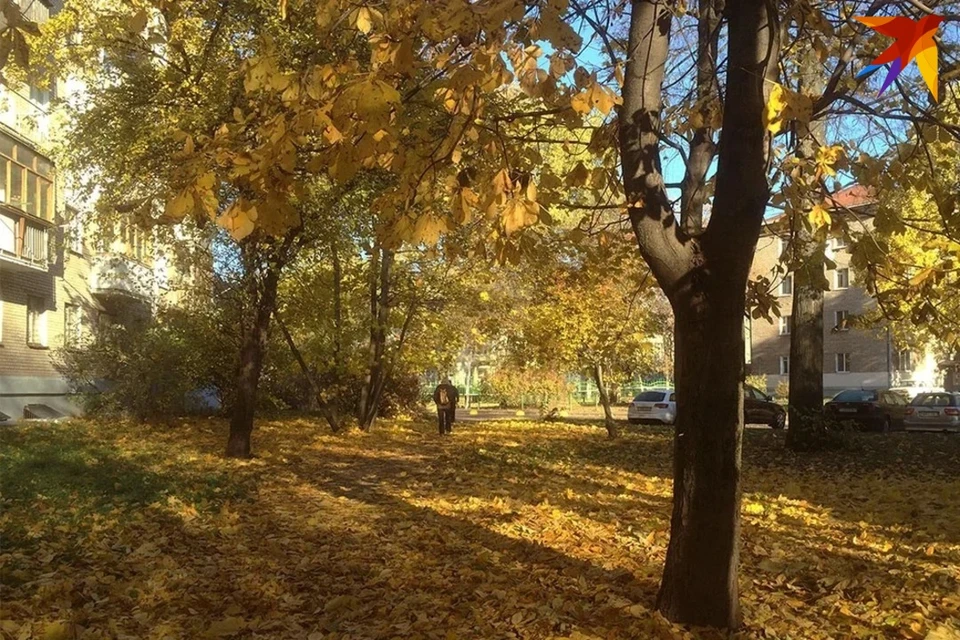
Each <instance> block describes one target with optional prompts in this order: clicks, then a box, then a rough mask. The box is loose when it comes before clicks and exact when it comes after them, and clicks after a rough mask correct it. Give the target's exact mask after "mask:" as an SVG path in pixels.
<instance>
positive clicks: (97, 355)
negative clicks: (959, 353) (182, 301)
mask: <svg viewBox="0 0 960 640" xmlns="http://www.w3.org/2000/svg"><path fill="white" fill-rule="evenodd" d="M235 353H236V349H234V348H232V347H231V346H229V344H227V341H226V340H225V339H224V338H223V337H222V334H220V332H219V331H217V328H216V327H215V326H212V325H211V318H210V317H208V316H207V315H205V314H204V313H202V312H193V313H191V312H187V311H183V310H179V309H171V310H163V311H161V312H159V313H158V314H157V316H156V318H154V319H152V320H149V321H147V322H146V323H129V324H127V325H113V326H107V327H102V328H100V329H99V330H98V333H97V335H96V336H93V337H91V339H90V340H89V341H87V342H86V344H84V345H82V346H80V347H74V348H64V349H61V350H60V351H59V352H58V353H57V361H58V365H59V369H60V371H61V372H62V373H63V375H64V376H65V377H66V378H67V380H68V381H69V382H70V384H71V387H72V389H73V391H74V392H75V393H76V394H77V395H78V396H79V397H80V399H81V402H82V404H83V407H84V409H85V410H86V412H87V413H92V414H100V415H124V416H131V417H134V418H136V419H139V420H146V419H151V418H163V417H171V416H176V415H183V414H185V413H188V412H191V411H196V410H202V409H203V408H204V407H203V404H205V403H204V402H203V400H202V396H206V397H208V398H209V397H210V396H213V397H214V398H215V400H216V404H220V405H223V404H224V401H225V400H227V398H225V391H226V390H227V389H229V385H230V382H231V379H232V376H233V372H234V360H233V356H234V354H235ZM198 392H202V393H198ZM206 408H208V409H209V408H210V407H209V406H208V407H206Z"/></svg>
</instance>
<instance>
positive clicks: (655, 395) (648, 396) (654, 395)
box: [633, 391, 666, 402]
mask: <svg viewBox="0 0 960 640" xmlns="http://www.w3.org/2000/svg"><path fill="white" fill-rule="evenodd" d="M665 395H666V394H665V393H664V392H663V391H644V392H643V393H638V394H637V397H636V398H634V399H633V401H634V402H660V401H661V400H663V396H665Z"/></svg>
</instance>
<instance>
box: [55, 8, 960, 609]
mask: <svg viewBox="0 0 960 640" xmlns="http://www.w3.org/2000/svg"><path fill="white" fill-rule="evenodd" d="M876 4H877V3H871V6H873V5H876ZM914 4H915V5H916V6H917V7H918V8H919V10H927V9H926V5H921V4H920V3H914ZM73 6H75V7H76V8H75V9H73V10H65V11H64V12H62V15H63V16H65V17H64V18H62V19H61V20H60V21H59V23H58V24H59V27H58V28H65V29H69V28H70V25H71V24H73V23H79V24H81V25H82V27H83V30H84V35H85V36H86V39H84V40H82V44H81V45H80V46H79V47H77V48H75V49H72V50H71V49H68V50H67V51H66V52H61V53H59V54H56V55H58V56H59V58H58V59H60V60H64V61H66V60H72V59H74V58H76V57H77V56H78V55H79V56H82V57H84V58H85V59H86V60H87V64H88V65H91V66H98V65H99V64H100V58H99V55H100V52H101V51H103V50H107V51H108V56H107V58H108V60H110V61H111V63H112V64H115V65H116V67H117V68H119V69H120V70H121V71H122V72H123V73H121V76H120V77H119V78H117V84H115V85H111V86H109V87H108V88H106V89H104V90H103V91H102V92H101V94H99V95H101V97H102V98H103V100H105V101H107V102H109V101H110V99H111V98H113V104H114V105H116V106H117V109H118V111H117V112H118V113H119V115H120V116H122V117H118V118H117V120H116V121H114V122H110V123H109V124H110V125H111V126H107V127H102V128H101V130H100V131H101V132H105V133H106V135H104V133H101V132H97V131H89V134H90V135H91V136H92V137H93V138H94V139H96V138H97V136H98V135H100V136H102V137H104V138H105V139H109V140H110V142H109V143H108V144H102V145H99V146H100V149H101V151H103V150H109V151H110V152H112V153H113V154H114V155H117V156H120V157H122V161H120V162H118V163H115V164H114V166H112V167H111V168H112V169H114V170H116V171H117V173H118V175H119V176H122V177H123V178H124V180H125V183H126V184H127V186H132V185H134V184H136V183H137V182H138V181H137V180H136V178H137V177H139V176H134V177H131V176H130V170H131V167H136V168H137V169H138V173H139V171H140V170H141V168H143V169H147V170H155V171H152V172H151V175H153V176H156V179H155V180H154V181H153V182H151V183H150V188H144V186H143V185H140V184H136V187H137V188H133V189H132V191H134V193H136V194H137V196H138V197H139V198H140V199H144V198H146V199H149V200H150V202H155V201H157V200H165V201H166V202H167V205H166V207H165V208H164V212H165V215H166V216H167V217H169V218H175V219H176V218H182V217H183V216H186V215H194V216H197V217H199V218H207V217H213V218H216V220H217V222H218V223H219V224H221V225H222V226H224V227H225V228H227V229H229V230H230V231H231V232H232V233H233V234H234V236H235V237H236V238H238V239H242V238H246V237H247V236H250V235H252V234H254V232H255V231H256V232H258V233H262V234H268V235H271V236H273V237H277V238H284V237H285V234H286V233H287V232H288V230H289V229H293V228H296V227H297V226H298V224H299V222H300V220H298V218H297V215H296V207H295V203H296V201H297V198H298V197H299V195H300V192H301V191H302V188H303V185H304V184H309V183H310V180H312V179H314V178H316V177H317V176H318V175H325V176H328V177H329V178H330V179H331V180H332V181H334V182H335V183H339V184H343V183H345V182H348V181H349V180H350V179H352V178H353V177H354V176H355V175H356V174H357V173H358V172H359V171H361V170H364V169H366V170H373V169H378V170H382V171H385V172H387V173H388V174H390V175H391V176H392V178H393V182H392V185H391V188H390V189H388V190H386V192H385V193H384V195H383V197H382V198H381V199H380V201H379V202H378V205H377V206H376V213H377V218H378V220H377V237H378V239H379V240H380V253H379V256H380V257H379V258H378V260H379V265H380V268H381V270H383V269H384V265H389V263H390V262H391V261H392V257H390V258H385V256H393V255H394V254H395V252H396V251H397V250H398V249H399V248H400V247H402V245H403V244H404V243H409V244H412V245H420V244H427V245H433V244H436V242H437V240H438V238H439V237H440V235H441V234H443V233H445V232H448V231H450V230H452V229H455V228H456V227H458V226H460V225H465V224H469V223H470V222H471V221H472V220H474V219H475V218H484V219H486V220H488V221H489V222H490V227H491V231H490V233H489V234H488V235H487V236H486V237H485V239H484V241H482V242H478V243H476V245H475V246H474V247H473V250H474V251H475V252H476V253H479V254H482V255H492V256H495V257H496V258H497V259H499V260H501V261H506V262H512V263H517V262H519V261H520V260H521V259H522V258H523V255H524V253H525V251H527V250H528V249H529V248H530V245H531V243H532V240H531V235H532V234H530V233H528V231H529V230H530V228H531V227H533V226H534V225H537V224H538V223H541V222H549V221H550V219H551V215H550V213H549V211H550V210H551V208H552V207H556V206H561V205H562V206H564V207H567V208H570V209H572V210H587V211H598V210H621V211H622V210H626V213H627V215H628V216H629V219H630V221H631V224H632V227H633V230H634V233H635V235H636V239H637V242H638V248H639V252H640V254H641V255H642V257H643V258H644V259H645V260H646V262H647V263H648V265H649V268H650V271H651V273H652V274H653V276H654V277H655V279H656V281H657V282H658V283H659V285H660V287H661V288H662V289H663V291H664V294H665V295H666V297H667V298H668V299H669V301H670V304H671V306H672V308H673V311H674V316H675V351H676V358H675V376H676V382H677V385H676V386H677V395H678V400H679V413H678V417H677V429H676V434H677V436H676V439H675V453H674V455H675V472H674V512H673V516H672V523H671V541H670V547H669V550H668V553H667V560H666V566H665V569H664V577H663V582H662V584H661V589H660V593H659V595H658V607H659V609H660V610H661V612H663V613H664V615H666V616H667V617H668V618H669V619H671V620H674V621H680V622H685V623H696V624H709V625H715V626H727V627H735V626H737V624H738V620H739V614H738V606H739V605H738V597H737V564H738V534H739V502H740V500H739V498H740V485H739V477H740V440H741V431H742V426H743V425H742V422H743V418H742V376H743V367H742V356H743V353H744V350H743V332H742V327H743V313H744V307H745V302H746V285H747V276H748V272H749V268H750V263H751V260H752V256H753V251H754V248H755V245H756V241H757V237H758V234H759V232H760V227H761V224H762V221H763V217H764V214H765V211H766V208H767V205H768V202H769V196H770V184H771V182H773V181H774V179H775V175H774V171H775V168H776V166H777V165H776V163H774V162H773V160H774V159H775V157H776V155H777V153H776V152H780V151H782V150H778V149H772V147H771V145H772V143H773V136H774V134H776V133H778V132H780V131H784V127H783V125H784V124H787V123H790V122H805V121H809V120H810V119H811V118H814V117H822V116H825V115H829V114H831V113H841V112H842V110H843V109H855V110H857V111H858V112H859V113H869V112H871V111H873V113H876V110H875V109H874V108H873V106H871V105H869V104H866V103H864V102H863V101H861V100H859V99H858V98H856V97H854V96H853V95H852V94H853V92H854V91H855V90H856V89H857V87H858V86H859V84H860V81H858V80H856V79H854V78H853V77H852V75H851V74H849V73H848V71H849V68H850V65H851V61H852V60H853V56H854V51H855V44H856V39H857V37H858V34H859V32H858V31H857V30H856V29H857V26H856V25H855V24H854V21H852V20H851V17H850V14H849V13H848V10H847V7H846V6H842V7H841V6H835V4H834V3H824V4H823V5H815V4H812V3H806V2H804V3H783V4H782V5H781V4H778V3H775V2H755V1H750V0H729V1H728V2H723V1H722V0H702V1H701V2H699V3H698V6H697V7H696V11H695V12H689V11H687V8H686V6H685V3H682V2H677V3H671V2H665V1H663V0H630V1H629V2H627V1H626V0H623V1H620V2H612V3H610V4H606V3H603V2H591V3H589V4H582V3H581V2H579V1H578V0H571V1H570V2H567V1H566V0H547V1H545V2H530V3H527V2H520V1H519V0H487V1H485V2H449V3H442V4H436V3H421V2H409V1H408V0H387V1H385V2H382V3H380V4H378V5H376V6H367V5H349V6H348V5H341V4H340V3H339V2H333V1H328V0H321V1H318V2H309V1H304V2H300V3H287V2H281V3H279V7H278V8H277V9H276V10H273V9H272V8H270V7H265V6H260V5H258V6H251V5H236V4H233V3H217V2H213V0H193V1H184V2H181V3H177V4H176V5H175V7H174V6H173V5H169V4H168V3H165V2H155V3H154V2H143V3H137V4H131V5H129V6H128V5H123V6H121V7H110V10H101V7H100V6H99V5H98V6H95V7H92V8H91V7H88V6H85V5H84V3H83V2H82V0H73V2H70V3H68V7H73ZM877 8H879V6H878V7H877ZM871 10H874V9H871ZM625 20H626V22H627V24H626V35H627V37H626V43H624V38H622V37H620V36H621V35H622V34H620V33H619V32H618V29H620V28H621V27H623V26H624V21H625ZM575 26H576V27H577V28H580V29H579V30H581V31H584V32H586V33H589V35H591V37H593V38H595V40H596V42H598V43H599V45H600V46H601V47H602V49H603V50H604V51H605V52H606V53H607V55H608V58H609V59H608V60H607V61H606V63H605V64H603V63H601V64H600V65H596V64H594V63H592V62H590V61H589V58H591V57H592V56H584V57H583V58H582V59H581V60H579V61H578V60H577V59H576V58H575V55H574V54H575V53H577V52H578V51H581V45H582V40H581V38H580V36H579V35H578V33H577V31H578V29H577V28H575ZM55 32H56V28H54V29H53V30H52V31H51V33H55ZM62 33H65V32H62ZM681 36H682V37H681ZM781 38H786V39H788V40H789V42H788V43H787V44H793V43H795V42H799V41H808V40H809V41H811V42H813V43H814V44H813V45H812V46H813V47H814V48H815V49H817V50H818V52H822V53H821V55H820V56H819V60H820V64H821V65H822V67H824V68H825V69H826V72H827V75H828V80H827V82H826V86H825V87H824V89H823V92H822V94H821V95H820V96H813V97H810V96H803V95H799V94H796V93H791V92H788V91H786V90H782V91H780V93H779V96H780V97H779V99H776V100H769V97H770V96H771V94H772V95H778V94H777V93H775V89H776V88H777V87H781V89H782V86H781V85H779V84H778V83H777V81H778V80H779V79H780V78H779V74H778V70H779V68H780V67H781V62H782V54H783V53H784V52H789V51H791V48H790V47H789V46H788V47H782V46H781ZM543 43H549V44H550V45H551V47H550V48H551V49H552V52H551V53H550V54H549V56H547V55H545V54H544V49H545V47H544V46H542V45H543ZM721 47H725V49H726V55H725V56H721V55H720V50H721ZM584 50H585V49H584ZM678 52H679V53H680V54H681V55H671V54H676V53H678ZM51 53H53V52H52V51H51ZM504 58H506V59H507V60H509V64H507V60H505V59H504ZM691 62H692V65H691ZM130 66H132V67H134V68H135V69H137V70H141V71H142V73H141V74H140V75H137V74H131V73H127V70H128V67H130ZM951 73H953V70H950V71H949V72H947V73H946V74H944V75H945V76H950V74H951ZM951 77H952V76H951ZM131 79H139V80H141V82H131V81H130V80H131ZM514 80H516V83H514ZM618 88H619V90H618ZM144 89H148V90H147V91H145V90H144ZM901 93H902V94H905V93H906V92H905V91H902V92H901ZM945 93H946V92H945ZM147 94H149V95H147ZM904 100H906V101H908V102H909V103H910V104H911V108H914V107H916V108H917V109H918V111H919V112H920V113H921V115H920V116H917V117H916V118H913V119H912V120H911V121H916V120H918V119H919V120H921V121H924V120H925V119H927V118H929V115H928V110H927V109H925V108H924V107H923V105H916V101H914V100H912V99H909V96H906V95H905V96H904ZM94 102H95V103H96V102H97V100H94ZM618 104H619V107H618V108H615V107H617V105H618ZM804 105H807V106H809V109H804V108H801V107H803V106H804ZM594 112H598V113H599V114H601V116H602V119H601V120H600V122H599V123H596V124H595V125H592V126H591V123H590V120H589V118H588V117H587V116H588V114H591V113H594ZM585 126H589V127H590V128H592V129H593V130H592V132H591V135H590V139H589V141H588V142H584V140H582V139H581V138H580V137H578V136H565V138H566V139H563V140H548V141H547V144H560V145H562V147H563V148H564V150H567V151H569V152H571V153H572V152H573V151H574V150H576V151H583V150H585V151H587V152H588V154H587V157H584V158H583V160H581V161H579V162H578V163H577V164H576V166H575V167H574V169H573V170H571V171H569V173H567V174H566V175H561V176H558V175H556V174H555V173H554V172H552V171H550V169H549V163H546V162H544V154H543V153H542V151H541V149H540V148H539V147H540V145H541V144H543V142H542V141H543V135H544V133H543V132H544V131H551V130H553V131H556V130H558V129H562V128H567V129H574V130H579V128H581V127H585ZM131 131H133V132H134V133H135V134H136V135H134V136H133V139H134V140H136V141H137V144H133V145H131V144H129V143H130V138H129V137H128V138H121V139H122V140H123V143H120V142H119V141H118V138H117V137H114V136H116V135H117V133H118V132H124V133H125V134H127V135H129V133H130V132H131ZM78 142H79V141H78ZM145 142H146V143H148V144H145ZM174 142H176V144H174ZM617 142H618V144H616V143H617ZM788 146H789V145H788ZM131 149H133V150H135V152H140V151H142V150H144V149H148V150H149V153H139V154H137V153H133V157H131ZM661 150H670V152H671V153H672V154H673V157H675V158H679V159H680V160H681V161H682V164H683V165H684V167H683V177H682V179H681V180H680V182H679V183H674V182H669V183H668V181H667V180H666V179H665V167H664V161H663V158H662V157H661ZM118 152H119V153H118ZM791 153H792V149H791ZM106 156H107V154H106V153H99V154H98V157H99V160H100V162H101V166H102V165H104V163H106V162H108V161H105V160H104V158H105V157H106ZM135 159H136V160H142V163H143V164H142V165H138V164H137V162H132V161H131V160H135ZM668 160H669V156H668ZM95 166H96V165H95ZM615 166H619V167H620V169H621V175H620V176H617V175H616V174H615V172H614V171H613V168H614V167H615ZM714 167H715V170H714ZM306 178H309V180H307V179H306ZM571 187H575V188H578V189H584V190H587V191H589V192H590V194H591V197H589V198H580V197H579V194H577V193H574V194H573V196H574V201H573V202H570V201H568V200H566V196H567V195H568V194H567V191H568V190H570V188H571ZM674 189H679V191H680V195H679V203H678V206H677V207H676V211H675V207H674V202H673V201H672V199H671V193H675V191H673V190H674ZM130 196H131V194H129V193H127V194H125V198H127V199H129V198H130ZM708 204H709V205H710V209H709V216H708V215H707V211H706V206H707V205H708ZM371 273H376V272H375V271H374V270H371ZM383 280H384V279H383V278H380V281H381V282H380V283H379V284H377V283H376V282H375V281H374V278H373V277H371V287H370V291H371V294H373V292H375V291H376V292H377V294H376V295H371V300H373V299H374V298H377V299H379V298H380V297H381V296H383V293H384V291H385V290H386V291H387V295H386V296H385V297H387V298H388V297H389V291H388V290H387V289H386V287H385V285H384V282H383ZM266 289H267V287H264V290H266ZM261 299H264V300H269V296H263V297H262V298H261ZM377 304H378V305H379V306H378V307H377V309H376V312H374V313H372V314H371V315H373V316H378V315H379V311H380V310H382V309H384V308H386V307H385V305H382V304H381V303H380V302H378V303H377ZM371 308H372V309H373V306H371ZM377 331H379V329H377V327H374V328H373V329H372V330H371V340H370V343H371V344H372V345H373V344H375V343H377V342H380V339H379V334H378V335H376V336H375V335H374V333H376V332H377ZM251 335H259V334H257V332H253V333H252V334H251ZM371 372H373V368H371ZM375 377H376V376H372V377H371V379H374V378H375Z"/></svg>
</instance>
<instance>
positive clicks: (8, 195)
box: [0, 136, 57, 222]
mask: <svg viewBox="0 0 960 640" xmlns="http://www.w3.org/2000/svg"><path fill="white" fill-rule="evenodd" d="M4 137H5V138H7V140H6V141H7V142H9V144H10V151H11V154H10V155H8V154H7V153H6V152H5V151H6V150H4V149H2V148H0V171H2V172H3V179H4V189H3V194H2V199H0V203H2V204H4V205H6V206H8V207H11V208H13V209H16V210H17V211H22V212H23V213H25V214H27V215H29V216H33V217H34V218H38V219H40V220H44V221H46V222H54V221H55V219H56V208H57V205H56V191H55V190H54V180H53V173H54V169H53V163H52V162H51V161H50V160H49V159H48V158H45V157H44V156H42V155H40V154H39V153H37V152H36V151H34V150H33V149H31V148H30V147H29V146H28V145H25V144H22V143H20V142H18V141H16V140H14V139H12V138H10V137H9V136H4ZM21 149H22V151H21ZM21 154H23V155H28V156H29V158H30V162H29V164H27V163H25V162H24V161H23V160H21V159H20V156H21ZM38 165H45V166H48V167H49V170H48V172H47V174H46V175H45V174H44V173H41V172H40V170H39V168H38ZM14 167H16V168H17V169H19V170H20V180H18V182H19V191H20V195H19V199H18V200H17V201H16V202H14V200H13V197H12V194H13V190H14V189H13V186H14V182H13V173H14ZM30 178H34V180H35V184H34V188H33V193H30V189H28V184H29V183H30ZM43 191H46V192H47V193H46V195H45V196H44V195H43ZM43 202H46V205H47V210H46V211H43V210H42V209H41V206H40V205H41V203H43ZM28 203H32V207H33V211H31V210H30V209H29V208H28V207H27V204H28Z"/></svg>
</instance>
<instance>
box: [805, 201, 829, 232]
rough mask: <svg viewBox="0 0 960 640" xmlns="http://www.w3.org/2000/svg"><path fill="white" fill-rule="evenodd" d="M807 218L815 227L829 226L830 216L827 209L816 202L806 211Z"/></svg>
mask: <svg viewBox="0 0 960 640" xmlns="http://www.w3.org/2000/svg"><path fill="white" fill-rule="evenodd" d="M807 220H809V221H810V224H811V225H813V227H814V228H815V229H818V228H820V227H828V226H830V223H831V221H832V218H831V217H830V212H829V211H827V210H826V209H825V208H824V207H822V206H821V205H819V204H817V205H814V206H813V208H811V209H810V211H809V213H807Z"/></svg>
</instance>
